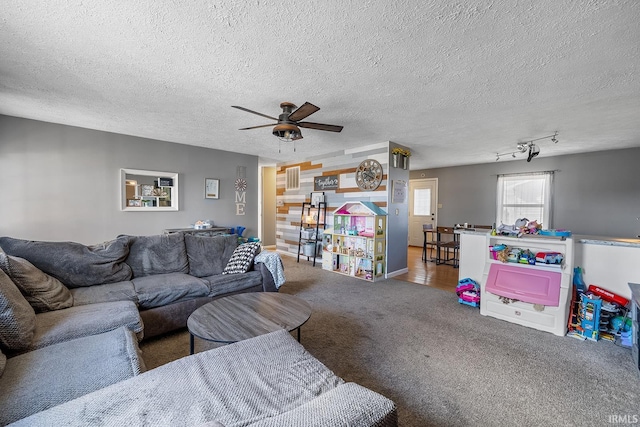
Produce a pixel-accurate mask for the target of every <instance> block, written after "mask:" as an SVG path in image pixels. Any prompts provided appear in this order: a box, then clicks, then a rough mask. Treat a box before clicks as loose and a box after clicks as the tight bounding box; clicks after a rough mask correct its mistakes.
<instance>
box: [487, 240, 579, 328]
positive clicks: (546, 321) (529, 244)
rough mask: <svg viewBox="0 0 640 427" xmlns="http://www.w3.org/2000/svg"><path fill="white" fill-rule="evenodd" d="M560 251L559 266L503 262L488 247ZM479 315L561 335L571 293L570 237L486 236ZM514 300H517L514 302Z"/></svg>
mask: <svg viewBox="0 0 640 427" xmlns="http://www.w3.org/2000/svg"><path fill="white" fill-rule="evenodd" d="M501 244H502V245H507V246H508V247H510V248H522V249H528V250H530V251H531V252H533V253H537V252H559V253H561V254H563V258H564V259H563V261H562V263H561V264H560V265H547V264H540V263H536V264H535V265H529V264H521V263H515V262H508V263H503V262H501V261H499V260H494V259H492V257H491V255H490V252H489V247H490V246H496V245H501ZM485 254H486V255H485V268H484V274H483V278H482V284H481V297H480V314H482V315H484V316H491V317H495V318H498V319H502V320H506V321H508V322H512V323H517V324H519V325H523V326H527V327H530V328H534V329H538V330H541V331H546V332H551V333H553V334H555V335H559V336H563V335H565V334H566V333H567V321H568V317H569V311H570V305H571V292H572V286H573V284H572V273H573V239H571V238H567V239H555V238H542V237H523V238H517V237H509V236H487V248H486V250H485ZM514 300H516V301H514Z"/></svg>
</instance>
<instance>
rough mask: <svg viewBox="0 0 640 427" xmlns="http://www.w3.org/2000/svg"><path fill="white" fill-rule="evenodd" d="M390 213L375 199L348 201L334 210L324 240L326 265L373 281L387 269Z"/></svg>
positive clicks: (382, 276) (334, 270)
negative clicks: (376, 203) (388, 217)
mask: <svg viewBox="0 0 640 427" xmlns="http://www.w3.org/2000/svg"><path fill="white" fill-rule="evenodd" d="M386 230H387V214H386V212H384V211H383V210H382V209H380V208H379V207H378V206H377V205H375V204H373V203H371V202H347V203H344V204H343V205H342V206H340V207H339V208H338V209H336V210H335V211H334V213H333V227H332V228H331V229H330V230H328V231H327V232H326V233H325V237H324V238H323V241H322V249H323V250H322V268H323V269H325V270H330V271H333V272H335V273H339V274H344V275H348V276H352V277H356V278H358V279H362V280H367V281H370V282H373V281H375V280H378V279H380V278H384V275H385V271H386V246H387V238H386V233H387V231H386Z"/></svg>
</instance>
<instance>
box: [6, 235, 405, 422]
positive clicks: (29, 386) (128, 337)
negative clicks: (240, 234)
mask: <svg viewBox="0 0 640 427" xmlns="http://www.w3.org/2000/svg"><path fill="white" fill-rule="evenodd" d="M257 248H258V246H257V245H242V247H241V248H238V245H237V237H236V236H216V237H202V236H193V235H188V234H182V233H176V234H169V235H157V236H118V237H117V238H116V239H114V240H113V241H110V242H105V243H103V244H100V245H94V246H85V245H82V244H79V243H73V242H42V241H27V240H21V239H15V238H10V237H0V425H6V424H9V423H13V422H17V424H18V425H198V424H200V423H208V424H207V425H225V426H227V427H228V426H240V425H243V426H244V425H273V426H275V425H326V426H329V425H331V426H333V425H341V424H342V425H367V426H369V425H381V426H382V425H395V423H396V422H395V418H396V415H395V406H394V405H393V403H392V402H391V401H389V400H388V399H386V398H384V397H383V396H380V395H377V394H376V393H374V392H372V391H369V390H367V389H364V388H362V387H360V386H356V385H355V384H352V385H343V384H342V380H341V379H339V378H338V377H336V376H335V375H334V374H333V373H331V372H330V371H329V370H328V369H327V368H326V367H324V366H323V365H322V364H321V363H320V362H319V361H317V360H315V359H314V358H313V357H312V356H310V355H309V354H308V353H306V351H304V349H303V348H302V347H301V346H300V345H299V344H298V343H297V342H295V340H293V339H292V338H291V336H290V335H289V334H288V333H286V332H283V333H275V334H269V335H265V336H263V337H258V338H257V339H255V340H247V341H244V342H241V343H237V344H233V345H230V346H226V347H223V348H219V349H216V350H211V351H208V352H204V353H201V354H198V355H195V356H189V357H186V358H184V359H180V360H178V361H175V362H173V363H170V364H167V365H165V366H162V367H160V368H157V369H153V370H151V371H147V372H145V371H146V368H145V366H144V362H143V359H142V357H141V355H140V350H139V347H138V341H139V340H141V339H143V337H149V336H154V335H160V334H162V333H165V332H168V331H172V330H174V329H178V328H184V327H185V325H186V321H187V318H188V316H189V315H190V314H191V313H192V312H193V310H195V309H196V308H197V307H199V306H200V305H202V304H205V303H206V302H208V301H211V300H213V299H215V298H220V297H222V296H225V295H229V294H233V293H239V292H259V291H277V286H276V285H279V284H281V283H280V282H281V280H282V277H281V275H279V274H276V273H281V272H274V274H272V273H271V271H270V270H269V268H273V266H272V265H271V266H270V267H269V268H268V267H267V266H266V265H265V264H264V263H256V262H252V261H253V256H254V255H255V249H257ZM241 249H242V250H241ZM241 252H243V253H242V254H240V253H241ZM238 254H240V255H241V256H237V255H238ZM278 259H279V258H278ZM227 273H229V274H227ZM274 276H275V277H277V278H278V280H276V281H274ZM267 372H271V373H273V374H274V376H273V377H272V376H269V377H265V376H264V375H265V373H267ZM287 375H288V376H287ZM283 378H286V382H285V383H284V384H286V386H284V388H283V383H282V381H283ZM265 388H266V390H265ZM268 390H270V391H268ZM346 397H349V398H350V399H352V402H353V403H351V404H347V405H346V406H348V407H349V408H345V407H344V406H345V402H344V401H343V400H344V399H345V398H346ZM247 405H248V406H247ZM341 405H342V406H341ZM325 406H328V407H331V408H333V409H331V410H328V409H327V408H326V407H325ZM90 408H92V409H90ZM338 408H341V409H338ZM325 412H326V415H327V416H328V417H329V418H326V419H325V421H324V422H323V421H322V420H323V419H324V418H323V417H320V416H319V414H320V413H322V414H324V413H325ZM347 414H348V415H347ZM309 417H311V418H313V419H317V420H318V421H314V422H313V423H307V421H308V420H310V418H309ZM335 417H337V418H335ZM303 419H304V420H307V421H304V422H302V423H301V420H303ZM336 420H356V421H353V422H351V421H348V422H346V423H345V422H342V423H336V422H334V421H336ZM220 423H222V424H220Z"/></svg>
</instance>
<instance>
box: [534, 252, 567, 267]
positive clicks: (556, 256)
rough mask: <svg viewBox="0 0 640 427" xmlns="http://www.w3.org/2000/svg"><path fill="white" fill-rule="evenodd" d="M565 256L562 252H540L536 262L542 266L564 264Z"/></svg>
mask: <svg viewBox="0 0 640 427" xmlns="http://www.w3.org/2000/svg"><path fill="white" fill-rule="evenodd" d="M563 259H564V256H563V255H562V254H561V253H560V252H538V253H537V254H536V262H539V263H541V264H562V260H563Z"/></svg>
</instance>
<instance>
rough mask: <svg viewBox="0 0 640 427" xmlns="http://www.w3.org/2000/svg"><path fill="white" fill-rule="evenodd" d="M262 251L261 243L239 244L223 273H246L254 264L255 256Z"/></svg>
mask: <svg viewBox="0 0 640 427" xmlns="http://www.w3.org/2000/svg"><path fill="white" fill-rule="evenodd" d="M259 251H260V243H244V244H242V245H240V246H238V247H237V248H236V249H235V250H234V251H233V255H231V259H229V262H228V263H227V266H226V267H225V268H224V271H223V272H222V274H239V273H246V272H247V271H249V269H250V268H251V265H252V264H253V258H255V256H256V254H257V253H258V252H259Z"/></svg>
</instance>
